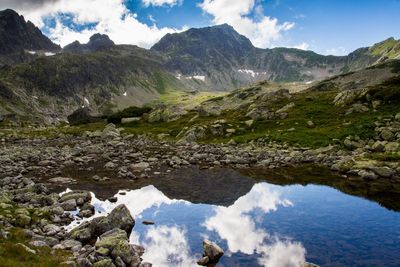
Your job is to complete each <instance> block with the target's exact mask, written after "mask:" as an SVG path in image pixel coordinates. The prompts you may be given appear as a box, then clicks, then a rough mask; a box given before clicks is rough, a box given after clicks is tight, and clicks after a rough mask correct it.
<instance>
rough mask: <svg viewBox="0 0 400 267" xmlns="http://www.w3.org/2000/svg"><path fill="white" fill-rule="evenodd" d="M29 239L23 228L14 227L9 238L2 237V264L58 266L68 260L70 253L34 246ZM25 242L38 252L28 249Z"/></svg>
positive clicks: (0, 261) (0, 253) (22, 266)
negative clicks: (34, 252) (31, 251)
mask: <svg viewBox="0 0 400 267" xmlns="http://www.w3.org/2000/svg"><path fill="white" fill-rule="evenodd" d="M28 243H29V240H28V239H27V238H26V237H25V235H24V233H23V231H22V229H19V228H14V229H12V230H11V231H10V236H9V237H8V238H7V239H3V238H0V265H1V266H4V267H53V266H54V267H56V266H60V263H61V262H63V261H66V260H67V258H68V256H69V255H68V253H67V252H65V251H52V250H51V249H50V248H48V247H42V248H34V247H32V246H29V244H28ZM20 244H24V245H26V246H28V247H30V248H31V249H34V250H35V251H36V254H33V253H30V252H28V251H26V249H25V248H23V246H21V245H20Z"/></svg>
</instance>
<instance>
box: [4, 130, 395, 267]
mask: <svg viewBox="0 0 400 267" xmlns="http://www.w3.org/2000/svg"><path fill="white" fill-rule="evenodd" d="M390 127H391V128H390ZM386 128H390V129H393V127H392V126H391V124H389V126H387V127H386ZM386 128H385V127H379V130H378V131H379V132H378V133H379V134H378V135H377V138H378V140H367V141H363V140H360V139H354V138H353V139H351V138H349V139H346V140H345V145H346V147H348V149H347V150H344V149H341V148H340V146H334V145H332V146H328V147H323V148H319V149H309V148H293V147H289V146H285V145H280V144H276V143H270V142H268V143H267V142H265V141H263V140H257V141H254V142H251V143H248V144H235V143H234V142H230V143H229V144H225V145H211V144H197V143H194V142H192V143H190V142H183V143H182V142H178V143H176V142H171V141H160V140H154V139H147V138H144V137H140V136H133V135H125V134H121V132H122V131H121V130H122V129H117V128H116V127H115V126H114V125H112V124H110V125H107V127H106V128H105V129H104V130H103V131H102V132H87V133H85V135H84V136H82V137H65V136H62V137H59V138H12V137H8V138H3V139H2V140H1V141H2V142H1V143H0V146H2V149H1V151H0V164H1V166H2V168H1V170H0V177H1V179H0V210H1V213H0V225H1V226H2V227H1V229H2V230H1V231H0V237H1V238H7V236H8V232H9V229H12V228H15V227H19V228H23V229H25V230H24V234H25V235H26V237H27V238H29V239H30V240H31V241H30V243H29V244H28V245H29V247H28V246H27V247H26V249H27V250H28V249H30V250H32V251H34V250H35V248H36V247H43V246H47V247H50V248H52V249H53V250H55V249H61V250H66V251H69V252H70V255H71V256H70V259H69V260H68V261H67V262H64V263H63V264H64V265H65V266H96V267H100V266H151V264H150V263H145V262H142V261H141V255H142V254H143V252H144V248H143V247H141V246H139V245H131V244H129V242H128V236H129V234H130V232H131V231H132V227H133V225H134V222H135V221H134V219H133V218H132V217H131V215H130V214H129V211H128V210H127V208H126V207H125V206H118V207H117V208H116V209H115V210H114V211H112V212H111V213H110V214H109V215H107V216H103V217H97V218H95V219H93V220H91V221H90V222H86V223H83V224H81V225H79V226H78V227H77V228H75V229H74V230H72V231H71V232H68V231H67V230H66V228H65V226H66V225H68V224H70V223H71V222H72V221H73V220H74V215H73V213H74V212H75V211H78V212H77V216H79V217H81V218H88V217H91V216H93V214H94V207H93V206H92V205H91V204H90V200H91V195H90V193H89V192H88V191H72V192H68V193H65V194H63V195H61V196H60V195H59V194H57V193H54V192H52V190H50V189H51V188H54V187H55V186H57V185H64V186H65V185H69V184H71V183H74V182H76V177H68V176H66V175H65V173H66V172H65V170H66V169H71V168H72V169H76V170H86V171H90V170H91V171H93V172H94V173H96V171H97V169H96V170H95V169H94V167H93V165H94V164H97V166H100V167H99V174H96V175H93V177H92V182H93V183H102V182H103V181H107V180H110V179H111V180H112V179H116V178H118V179H126V180H129V181H136V180H139V179H146V178H148V177H160V178H162V177H163V175H166V174H168V173H169V172H171V171H172V170H174V169H178V168H185V167H187V166H191V165H195V166H198V167H199V168H203V169H210V168H218V167H224V166H226V167H230V168H240V169H243V168H266V169H276V168H282V167H285V166H293V165H300V164H304V163H312V164H318V165H324V166H328V167H329V168H331V169H332V170H334V171H337V172H340V173H341V175H342V176H343V179H351V178H352V177H354V176H359V177H361V178H362V179H365V180H374V179H391V180H394V181H395V182H397V181H398V180H399V175H400V166H399V163H398V162H383V161H377V160H371V159H368V157H367V156H368V153H371V152H372V151H382V152H383V151H385V150H390V149H393V147H395V146H396V144H397V146H398V144H399V143H398V141H399V136H398V132H397V135H396V134H394V135H391V136H390V139H389V140H385V139H386V137H387V136H388V134H386V133H385V131H386V130H388V129H386ZM391 132H392V131H391ZM384 133H385V134H384ZM385 136H386V137H385ZM100 170H101V171H107V172H108V173H109V174H110V175H108V176H107V177H106V176H102V175H101V173H102V172H101V171H100ZM49 188H50V189H49ZM110 201H111V200H110ZM203 260H204V261H202V262H203V263H204V262H205V261H206V260H207V259H203ZM212 262H213V261H212Z"/></svg>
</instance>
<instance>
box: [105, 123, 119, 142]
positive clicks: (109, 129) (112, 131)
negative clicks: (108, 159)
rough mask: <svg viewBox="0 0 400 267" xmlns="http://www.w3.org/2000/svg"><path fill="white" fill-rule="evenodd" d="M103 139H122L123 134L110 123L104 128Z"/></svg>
mask: <svg viewBox="0 0 400 267" xmlns="http://www.w3.org/2000/svg"><path fill="white" fill-rule="evenodd" d="M101 137H102V138H104V139H107V138H118V137H121V133H120V132H119V130H118V129H117V128H116V127H115V125H114V124H113V123H109V124H107V126H106V127H105V128H104V130H103V132H102V133H101Z"/></svg>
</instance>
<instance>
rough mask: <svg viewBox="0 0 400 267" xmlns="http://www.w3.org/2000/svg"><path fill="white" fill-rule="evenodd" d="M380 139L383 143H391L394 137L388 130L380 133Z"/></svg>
mask: <svg viewBox="0 0 400 267" xmlns="http://www.w3.org/2000/svg"><path fill="white" fill-rule="evenodd" d="M380 137H381V138H382V139H383V140H385V141H393V140H394V138H395V135H394V134H393V133H392V132H391V131H389V130H388V129H383V130H382V131H381V133H380Z"/></svg>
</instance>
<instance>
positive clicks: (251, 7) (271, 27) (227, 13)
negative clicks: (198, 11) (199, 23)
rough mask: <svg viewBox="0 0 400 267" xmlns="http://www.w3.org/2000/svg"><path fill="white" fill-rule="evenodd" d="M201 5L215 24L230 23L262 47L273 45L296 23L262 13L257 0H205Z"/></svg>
mask: <svg viewBox="0 0 400 267" xmlns="http://www.w3.org/2000/svg"><path fill="white" fill-rule="evenodd" d="M199 6H200V8H202V9H203V10H204V12H206V13H208V14H210V15H212V16H213V22H214V23H215V24H223V23H228V24H229V25H231V26H233V27H234V28H235V29H236V30H237V31H238V32H239V33H241V34H243V35H245V36H247V37H248V38H249V39H250V40H251V41H252V42H253V44H254V45H255V46H257V47H261V48H266V47H271V46H273V43H274V41H277V40H278V39H280V38H281V37H282V33H283V32H285V31H288V30H290V29H292V28H293V27H294V25H295V24H294V23H293V22H284V23H279V22H278V20H277V19H276V18H272V17H269V16H265V15H263V14H260V12H263V10H262V7H261V6H260V5H256V1H255V0H241V1H232V0H204V1H203V2H202V3H201V4H199ZM252 12H254V13H255V14H256V16H255V18H254V19H253V18H250V16H249V15H250V14H251V13H252Z"/></svg>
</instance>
